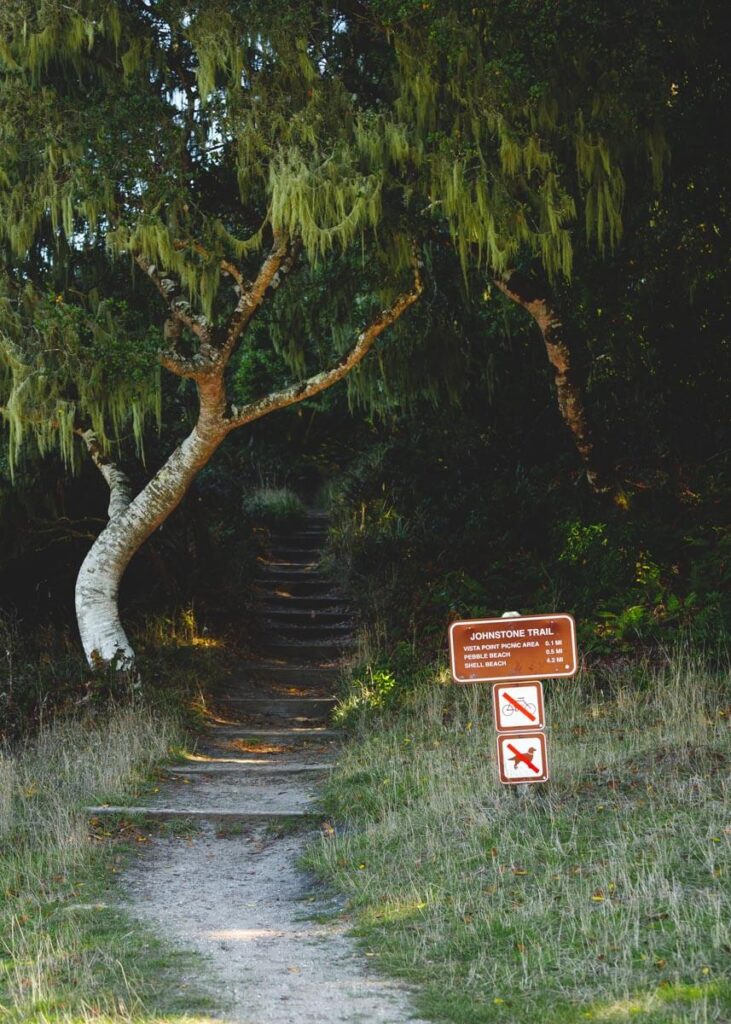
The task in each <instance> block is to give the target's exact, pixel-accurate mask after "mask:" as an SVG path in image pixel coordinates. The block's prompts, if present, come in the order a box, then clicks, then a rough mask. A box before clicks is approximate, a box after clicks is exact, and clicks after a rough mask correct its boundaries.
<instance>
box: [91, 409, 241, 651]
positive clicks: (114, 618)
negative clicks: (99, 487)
mask: <svg viewBox="0 0 731 1024" xmlns="http://www.w3.org/2000/svg"><path fill="white" fill-rule="evenodd" d="M224 436H225V431H223V430H220V429H219V430H211V429H208V430H206V429H205V426H204V425H202V424H201V422H200V421H199V423H198V424H197V425H196V427H195V428H194V429H193V431H192V432H191V433H190V434H189V435H188V437H186V439H185V440H184V441H183V442H182V444H181V445H179V447H178V448H176V449H175V451H174V452H173V453H172V455H171V456H170V458H169V459H168V460H167V462H166V463H165V464H164V465H163V466H162V468H161V469H160V470H159V471H158V472H157V473H156V474H155V476H154V477H153V478H152V480H150V482H149V483H148V484H147V485H146V487H144V488H143V490H142V491H140V493H139V494H138V495H137V497H136V498H134V499H133V500H132V501H131V502H130V503H129V504H128V505H126V507H125V508H124V509H123V510H122V511H119V512H118V513H117V514H116V515H114V516H113V518H111V519H110V521H109V523H108V524H107V525H106V526H105V528H104V529H103V530H102V532H101V533H100V534H99V536H98V537H97V539H96V540H95V541H94V543H93V544H92V546H91V549H90V550H89V553H88V554H87V556H86V558H85V559H84V561H83V563H82V566H81V569H80V570H79V575H78V577H77V580H76V617H77V621H78V625H79V633H80V635H81V643H82V645H83V647H84V653H85V654H86V658H87V661H88V662H89V665H90V666H91V668H92V669H97V668H102V667H105V666H113V667H114V668H115V669H117V670H119V671H130V670H131V669H132V668H133V667H134V661H135V654H134V650H133V649H132V645H131V644H130V642H129V640H128V638H127V634H126V633H125V631H124V628H123V626H122V622H121V619H120V617H119V604H118V597H119V586H120V583H121V581H122V577H123V576H124V573H125V570H126V569H127V566H128V565H129V563H130V561H131V559H132V557H133V556H134V554H135V553H136V552H137V551H138V550H139V548H140V547H141V545H142V544H143V543H144V542H145V541H146V540H147V538H148V537H149V536H150V534H151V533H153V532H154V530H156V529H157V527H158V526H159V525H160V524H161V523H162V522H164V521H165V520H166V519H167V517H168V516H169V515H170V513H171V512H173V511H174V509H175V508H177V506H178V505H179V504H180V501H181V500H182V498H183V496H184V495H185V492H186V491H187V490H188V487H189V486H190V483H191V481H192V480H193V478H194V477H195V475H196V473H197V472H198V470H199V469H201V468H202V467H203V466H204V465H205V464H206V463H207V462H208V460H209V459H210V457H211V455H212V454H213V452H214V451H215V450H216V448H217V447H218V445H219V444H220V442H221V441H222V440H223V437H224Z"/></svg>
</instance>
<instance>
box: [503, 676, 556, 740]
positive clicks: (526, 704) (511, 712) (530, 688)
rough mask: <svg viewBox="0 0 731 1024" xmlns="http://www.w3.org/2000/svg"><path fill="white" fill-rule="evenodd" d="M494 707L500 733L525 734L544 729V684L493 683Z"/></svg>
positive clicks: (533, 682) (536, 682)
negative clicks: (527, 731)
mask: <svg viewBox="0 0 731 1024" xmlns="http://www.w3.org/2000/svg"><path fill="white" fill-rule="evenodd" d="M492 706H493V711H494V713H495V728H496V729H497V731H498V732H525V731H526V729H531V730H532V729H536V730H538V729H543V728H544V726H545V724H546V716H545V714H544V711H543V684H542V683H541V682H540V680H538V679H536V680H535V681H531V682H525V683H493V685H492Z"/></svg>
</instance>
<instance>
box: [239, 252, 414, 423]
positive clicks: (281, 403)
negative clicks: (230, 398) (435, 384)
mask: <svg viewBox="0 0 731 1024" xmlns="http://www.w3.org/2000/svg"><path fill="white" fill-rule="evenodd" d="M423 290H424V284H423V281H422V277H421V262H420V260H419V259H418V257H415V260H414V283H413V287H412V288H411V289H410V290H409V291H408V292H403V293H402V294H401V295H399V297H398V298H397V299H396V300H395V301H394V302H393V303H392V305H391V306H390V307H389V308H388V309H384V310H383V311H382V312H381V313H380V314H379V315H378V316H377V317H376V318H375V320H373V321H372V322H371V323H370V324H369V325H368V327H366V329H365V330H364V331H361V333H360V334H359V335H358V338H357V340H356V343H355V345H354V346H353V348H352V349H351V350H350V351H349V352H348V353H347V354H346V355H345V356H343V358H342V359H341V360H340V361H339V362H338V363H337V364H336V365H335V366H333V367H331V368H330V369H329V370H323V371H321V372H320V373H316V374H315V375H314V376H312V377H308V378H307V380H303V381H300V382H299V383H297V384H292V385H290V387H288V388H283V389H282V390H281V391H275V392H273V393H272V394H271V395H267V396H266V397H265V398H260V399H258V400H257V401H256V402H251V403H249V405H246V406H244V407H243V408H242V409H237V408H234V409H232V410H231V416H230V418H229V421H228V423H229V430H235V429H236V427H241V426H243V425H244V424H246V423H251V422H252V421H253V420H258V419H260V418H261V417H262V416H266V415H267V414H268V413H270V412H274V411H275V410H276V409H284V408H285V407H286V406H288V405H294V404H295V403H297V402H301V401H303V400H304V399H306V398H311V397H312V396H313V395H317V394H319V393H320V392H321V391H325V390H326V389H327V388H329V387H332V385H333V384H337V382H338V381H340V380H342V379H343V377H345V376H347V374H348V373H350V371H351V370H352V369H353V367H355V366H357V365H358V363H360V362H361V361H362V360H363V359H364V358H365V356H366V355H367V354H368V352H370V350H371V348H373V345H374V344H375V341H376V339H377V338H378V336H379V335H380V334H382V333H383V331H385V330H386V328H387V327H390V326H391V324H393V323H395V322H396V321H397V320H398V319H399V317H401V316H402V315H403V314H404V313H405V312H406V310H407V309H409V307H410V306H412V305H413V304H414V303H415V302H416V300H417V299H418V298H419V296H420V295H421V293H422V292H423Z"/></svg>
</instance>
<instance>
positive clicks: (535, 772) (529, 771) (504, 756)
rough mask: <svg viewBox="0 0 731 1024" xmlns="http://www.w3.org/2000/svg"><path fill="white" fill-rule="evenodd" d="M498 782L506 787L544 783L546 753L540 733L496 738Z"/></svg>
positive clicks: (546, 764)
mask: <svg viewBox="0 0 731 1024" xmlns="http://www.w3.org/2000/svg"><path fill="white" fill-rule="evenodd" d="M497 761H498V768H499V770H500V781H501V782H505V783H507V784H508V785H511V784H513V785H514V784H517V783H522V782H546V781H547V779H548V752H547V750H546V736H545V733H542V732H524V733H520V734H518V733H507V734H505V733H501V734H500V735H499V736H498V738H497Z"/></svg>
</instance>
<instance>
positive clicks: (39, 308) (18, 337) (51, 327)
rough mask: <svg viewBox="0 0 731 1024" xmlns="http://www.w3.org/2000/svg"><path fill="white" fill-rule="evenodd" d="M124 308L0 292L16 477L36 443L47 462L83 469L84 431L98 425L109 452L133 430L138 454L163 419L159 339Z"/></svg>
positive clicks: (0, 376) (3, 376)
mask: <svg viewBox="0 0 731 1024" xmlns="http://www.w3.org/2000/svg"><path fill="white" fill-rule="evenodd" d="M138 328H139V324H138V322H137V318H136V317H135V316H133V315H132V314H131V313H130V311H129V310H128V309H127V307H126V306H125V305H124V304H120V303H118V302H111V301H101V302H100V301H98V300H97V299H95V297H93V296H90V297H89V298H88V300H87V303H86V304H84V305H81V304H79V303H78V301H76V302H66V301H65V300H64V297H63V296H62V295H56V296H53V295H43V294H39V293H38V292H36V291H35V290H34V289H33V288H32V287H31V286H30V285H28V286H26V288H25V289H24V290H23V291H22V292H21V293H20V294H13V292H12V291H9V290H8V287H7V285H6V286H5V288H4V291H3V292H0V385H1V387H2V394H3V396H4V402H3V405H2V407H0V412H1V413H2V416H3V419H4V420H5V422H6V424H7V426H8V431H9V457H10V466H11V471H13V472H14V470H15V468H16V467H17V465H18V461H19V459H20V457H21V453H22V451H23V449H24V447H25V446H26V444H28V443H30V444H32V445H33V446H34V448H35V450H36V451H38V452H39V453H40V454H41V455H45V454H47V453H48V452H50V451H58V452H60V454H61V457H62V458H63V460H64V462H66V463H67V465H69V466H70V467H71V468H75V467H76V460H77V456H78V446H77V444H76V429H77V428H78V427H80V426H86V425H88V424H90V425H91V426H92V428H93V429H94V431H95V432H96V433H97V435H98V436H99V438H100V441H101V443H102V444H104V445H105V446H109V445H112V444H119V442H120V438H121V437H122V435H123V433H125V432H126V431H127V430H131V431H132V433H133V435H134V438H135V441H136V444H137V447H138V451H139V452H140V453H141V452H142V441H143V436H144V430H145V427H146V425H147V424H148V423H149V422H150V421H151V420H152V421H154V422H156V423H157V424H158V425H159V424H160V418H161V405H160V373H159V363H158V357H157V352H158V348H159V344H160V339H159V337H157V336H156V335H155V333H154V332H149V331H148V333H147V336H142V337H141V336H140V335H139V334H138Z"/></svg>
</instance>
